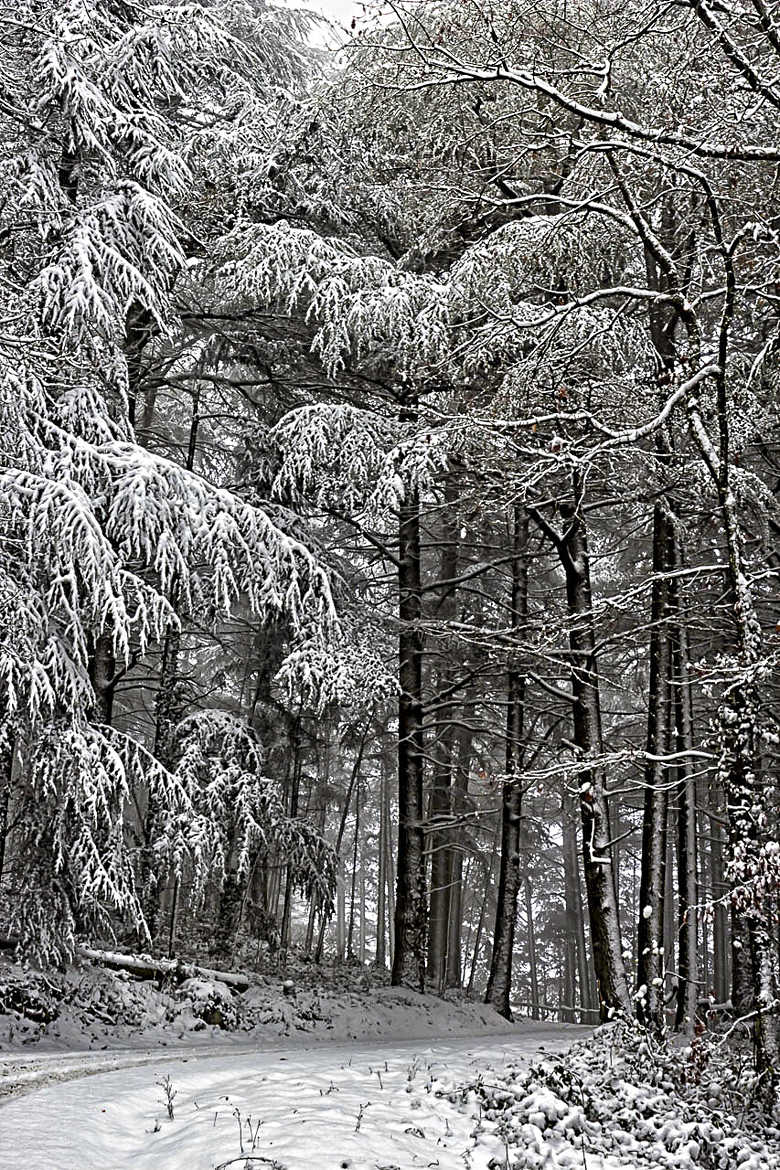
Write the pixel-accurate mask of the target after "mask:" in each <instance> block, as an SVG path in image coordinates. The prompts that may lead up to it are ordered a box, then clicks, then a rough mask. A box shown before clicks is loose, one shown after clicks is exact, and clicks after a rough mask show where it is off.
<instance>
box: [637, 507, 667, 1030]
mask: <svg viewBox="0 0 780 1170" xmlns="http://www.w3.org/2000/svg"><path fill="white" fill-rule="evenodd" d="M671 539H672V533H671V530H670V523H669V517H668V513H667V505H666V503H665V501H663V500H658V501H657V502H656V505H655V509H654V512H653V583H652V600H651V607H650V690H649V695H648V703H647V753H648V759H647V763H646V765H645V772H644V818H643V822H642V868H641V876H640V882H639V939H638V947H637V950H638V957H639V964H638V970H637V983H638V990H639V995H638V1001H637V1002H638V1006H639V1015H640V1018H641V1019H642V1020H643V1022H644V1023H645V1024H647V1025H649V1026H650V1027H651V1028H653V1029H654V1030H655V1031H657V1032H662V1031H663V1029H664V987H663V980H664V962H663V954H664V946H663V944H664V902H665V892H666V850H667V815H668V806H669V789H668V784H667V770H666V768H665V766H664V764H663V761H662V759H661V757H663V756H666V755H667V754H668V750H669V732H670V714H671V712H670V708H671V690H670V676H671V665H672V657H671V643H670V639H669V626H668V618H669V585H668V578H667V574H668V570H669V568H670V567H671V558H670V545H671Z"/></svg>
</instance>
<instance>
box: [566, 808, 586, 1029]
mask: <svg viewBox="0 0 780 1170" xmlns="http://www.w3.org/2000/svg"><path fill="white" fill-rule="evenodd" d="M571 804H572V802H571V798H570V796H569V793H568V791H567V789H566V788H565V787H564V788H563V789H562V790H561V820H562V830H563V872H564V894H565V898H566V924H567V932H568V935H569V937H570V939H571V940H572V942H573V944H574V958H575V966H576V972H577V982H578V984H579V989H580V1007H581V1009H582V1011H581V1019H582V1023H586V1022H587V1016H586V1015H585V1012H586V1011H587V1009H589V1008H592V1007H593V985H592V982H591V978H590V969H589V967H588V952H587V946H586V943H585V914H584V911H583V906H582V890H581V889H580V875H579V865H578V855H577V830H576V826H575V824H574V816H573V810H572V807H571ZM574 1002H575V1001H574V999H572V1000H571V1003H572V1005H573V1004H574Z"/></svg>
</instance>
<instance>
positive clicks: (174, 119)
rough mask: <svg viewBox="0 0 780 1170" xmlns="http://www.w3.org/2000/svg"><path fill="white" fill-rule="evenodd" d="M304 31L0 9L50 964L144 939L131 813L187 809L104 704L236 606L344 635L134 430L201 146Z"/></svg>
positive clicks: (27, 742)
mask: <svg viewBox="0 0 780 1170" xmlns="http://www.w3.org/2000/svg"><path fill="white" fill-rule="evenodd" d="M223 18H224V19H223ZM240 27H245V31H247V30H250V31H251V39H252V44H249V43H248V42H247V41H246V40H243V39H241V37H240V36H238V34H237V31H236V30H237V29H238V28H240ZM295 27H296V20H295V18H291V17H286V16H285V15H284V14H283V13H281V12H279V11H278V10H272V9H270V8H268V7H267V6H266V5H264V4H259V5H244V4H241V3H239V4H232V3H231V4H224V5H223V4H219V3H218V4H213V5H212V4H210V5H201V4H186V3H170V4H162V5H152V4H148V5H147V4H133V5H129V4H124V3H121V2H120V3H116V4H113V3H112V4H106V3H102V2H97V0H45V2H44V3H43V4H38V3H35V4H29V5H28V4H22V5H19V6H17V7H16V8H15V10H14V13H13V14H10V12H9V10H6V13H5V14H3V15H0V28H2V35H3V39H4V61H3V65H2V69H3V71H4V76H5V79H6V82H9V79H12V80H11V83H9V88H8V92H9V93H10V92H13V93H14V94H15V95H16V96H15V98H14V99H13V101H12V102H4V103H3V105H2V108H0V123H1V124H2V128H3V134H4V140H5V141H6V143H7V149H6V152H5V154H4V160H3V162H2V164H1V165H2V178H3V184H2V187H3V191H2V196H0V230H1V231H2V235H3V240H4V247H3V254H2V258H0V315H1V316H2V322H3V330H2V338H0V452H2V459H1V460H0V525H2V536H3V545H4V549H5V551H6V555H5V557H4V558H3V563H2V567H0V607H1V608H2V617H3V619H4V620H3V623H2V625H3V628H2V634H1V635H0V684H2V690H1V691H0V725H1V727H2V731H1V733H0V743H2V746H3V751H4V754H3V761H4V762H3V768H4V774H3V775H2V776H1V777H0V788H2V790H3V791H10V799H11V816H12V821H11V823H12V824H14V825H19V824H21V825H22V826H23V828H21V829H16V830H15V832H14V836H13V838H12V853H11V860H12V863H13V866H14V883H15V894H14V896H13V897H12V898H11V907H10V911H9V918H10V924H11V926H12V928H13V929H17V928H18V929H19V931H20V933H21V936H22V941H23V944H24V945H25V947H27V948H28V949H32V950H35V951H36V952H37V953H38V954H39V955H43V954H50V955H54V956H56V957H62V955H63V954H65V953H68V952H69V951H72V948H73V944H74V939H75V937H76V935H77V934H78V933H79V932H83V931H91V930H95V929H107V928H109V927H110V926H111V925H112V923H113V922H114V921H117V920H121V919H125V920H126V921H127V922H129V923H133V924H135V925H136V926H137V927H138V929H139V930H140V931H141V932H143V930H144V917H143V914H142V912H141V907H140V902H139V897H138V895H137V891H136V882H137V872H136V866H135V861H136V851H135V848H134V846H135V841H134V834H135V833H137V832H138V830H139V825H138V821H137V815H138V813H137V810H138V809H139V808H142V807H143V805H144V803H145V800H146V798H147V797H148V798H150V799H151V801H152V803H153V804H154V805H155V806H162V807H170V808H171V810H173V809H176V810H179V811H180V810H181V808H182V807H183V804H182V799H183V798H182V794H183V791H184V790H183V789H182V788H181V786H180V785H178V782H177V781H175V780H174V779H173V778H172V777H171V776H170V774H169V773H168V772H167V771H166V769H165V768H163V767H162V766H161V765H160V763H159V762H158V761H156V760H155V759H154V758H153V757H152V756H151V755H149V753H148V752H147V750H146V748H147V746H149V745H146V746H145V745H144V741H143V738H142V739H138V738H136V736H137V728H133V731H132V734H131V735H129V736H125V735H123V734H122V735H120V733H119V732H116V731H114V730H112V729H111V728H110V727H108V726H106V724H107V723H108V722H109V721H110V713H109V712H110V705H109V706H107V705H106V702H105V701H104V699H102V698H101V695H105V694H106V693H111V694H113V690H114V687H115V685H116V683H117V681H118V680H119V679H121V678H122V676H123V673H124V672H125V671H126V670H128V669H129V668H130V667H131V666H132V664H133V663H134V662H136V661H138V660H139V659H140V658H142V657H144V656H146V655H150V654H152V655H153V654H154V652H155V647H156V646H157V645H158V644H159V643H160V641H161V640H163V639H165V638H166V637H169V636H171V635H173V634H177V633H178V631H179V629H180V626H181V621H182V618H186V616H187V615H188V614H190V613H192V612H194V611H195V610H197V612H198V615H199V618H200V619H201V621H202V622H204V624H205V626H206V627H208V626H210V625H213V623H214V622H215V621H216V620H217V619H218V618H224V617H226V616H227V615H228V614H229V613H230V612H231V611H232V610H233V609H234V608H235V607H236V606H237V604H238V603H240V604H241V605H242V606H245V607H247V606H248V608H249V610H250V612H252V613H253V614H254V615H256V617H257V618H259V619H261V620H274V621H276V620H283V621H284V622H285V623H286V626H287V628H288V630H289V633H290V638H291V641H292V642H293V643H295V640H296V637H297V638H299V639H300V638H311V637H313V638H315V639H320V638H322V637H323V635H324V636H325V637H327V631H328V629H329V628H332V626H333V620H334V618H333V607H332V602H331V600H330V593H329V586H328V582H327V580H326V578H325V576H324V574H323V573H322V572H321V570H320V569H319V567H318V566H317V565H316V563H315V561H314V559H313V557H312V555H311V554H310V552H309V551H308V549H307V548H306V547H305V545H304V544H303V543H301V541H299V540H296V539H293V538H291V537H289V536H287V535H285V533H284V532H282V531H281V530H280V529H279V528H278V527H277V526H276V524H275V523H274V522H273V520H272V519H271V518H270V516H269V515H268V513H266V512H265V511H264V510H263V509H262V508H261V507H259V506H252V505H250V504H247V503H246V502H245V501H244V500H243V499H242V498H240V497H239V496H238V495H236V494H235V492H233V491H232V490H229V489H228V488H226V487H223V486H221V484H220V483H218V482H217V483H215V482H212V481H210V480H209V479H208V478H206V477H205V476H203V475H199V474H197V473H196V472H195V471H193V470H188V469H185V468H183V467H182V466H180V465H179V464H178V463H176V462H174V461H173V460H172V459H168V458H165V457H163V456H162V455H157V454H152V453H151V452H150V451H149V450H148V449H147V448H145V447H142V446H140V445H139V444H138V443H137V442H136V441H135V435H134V430H133V423H134V419H135V412H136V407H137V406H139V401H138V399H139V395H140V394H141V393H142V389H141V386H140V383H139V377H138V362H139V355H140V353H141V351H142V350H143V348H144V346H145V345H148V344H149V342H150V341H151V340H153V339H155V338H157V339H159V338H162V337H165V336H167V337H168V338H172V337H173V336H174V335H175V334H176V333H177V332H178V331H180V330H181V321H180V319H179V315H178V306H177V291H176V290H177V287H178V283H179V282H180V280H181V278H182V276H183V274H184V271H185V260H186V255H187V253H188V252H189V251H191V250H192V248H193V245H194V237H193V234H192V229H191V226H190V225H191V224H192V223H194V219H193V207H192V206H191V200H192V196H193V192H194V191H198V190H199V191H200V196H201V197H202V196H204V193H205V191H206V189H207V188H206V187H205V186H204V187H200V188H199V187H198V184H199V183H200V182H201V181H203V182H204V183H205V181H206V180H205V179H204V176H203V172H202V170H201V169H200V166H199V164H198V165H195V164H193V163H192V160H193V159H197V158H198V152H199V150H200V143H199V135H200V132H201V130H202V129H203V128H205V127H208V131H209V141H210V142H211V143H212V144H213V142H214V140H215V137H216V135H217V133H218V130H219V127H221V126H223V127H228V126H231V125H234V124H235V119H236V118H237V116H238V112H239V111H238V106H239V104H240V101H239V97H238V96H237V95H239V93H240V94H241V95H243V97H244V98H245V99H246V101H247V102H249V99H250V96H251V97H252V99H253V103H254V104H253V110H254V115H256V114H257V110H258V108H259V104H260V102H261V100H262V96H263V94H265V95H266V97H268V98H270V97H271V96H272V95H276V94H277V92H282V91H284V87H285V86H286V85H287V84H288V83H290V82H292V80H293V79H294V78H295V77H299V76H300V73H301V61H302V58H301V55H300V54H299V53H297V52H291V53H290V54H288V53H287V52H286V49H285V45H286V44H287V43H288V42H289V37H290V34H291V32H292V31H293V30H294V28H295ZM274 30H275V32H274ZM265 33H267V34H268V36H265ZM258 47H262V57H263V61H264V63H265V65H266V66H267V67H268V68H267V72H266V73H265V74H264V75H263V79H262V82H258V84H257V85H256V86H254V85H253V82H252V77H253V75H257V76H258V77H260V74H259V73H258V66H259V62H258V60H257V58H256V56H255V55H254V53H255V50H256V49H257V48H258ZM226 95H227V96H226ZM274 100H275V97H274ZM14 103H16V104H14ZM250 104H251V103H250ZM229 136H230V135H228V137H229ZM196 203H197V200H196ZM198 246H201V245H198ZM117 736H119V739H117ZM120 741H121V742H120ZM31 810H33V811H31ZM132 810H135V812H133V811H132Z"/></svg>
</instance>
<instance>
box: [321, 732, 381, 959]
mask: <svg viewBox="0 0 780 1170" xmlns="http://www.w3.org/2000/svg"><path fill="white" fill-rule="evenodd" d="M370 729H371V717H370V716H369V718H368V719H367V720H366V725H365V727H364V729H363V734H362V735H361V737H360V743H359V745H358V750H357V752H356V753H355V762H354V764H353V765H352V773H351V775H350V778H349V784H348V786H347V791H346V795H345V796H344V805H343V807H342V810H341V819H340V821H339V828H338V832H337V834H336V843H335V846H334V848H335V851H336V854H337V856H338V857H339V870H338V872H339V878H338V887H337V890H336V928H337V929H336V945H337V950H338V953H339V958H343V956H344V943H345V941H346V935H345V930H346V926H345V905H344V864H343V858H342V857H341V844H342V841H343V840H344V830H345V829H346V827H347V817H348V816H349V809H350V806H351V804H352V793H353V792H354V790H355V785H356V784H357V782H358V776H359V775H360V769H361V767H362V764H363V754H364V752H365V750H366V741H367V740H368V733H369V731H370ZM325 926H326V921H325V916H324V915H323V916H322V918H321V919H320V932H319V935H318V937H317V949H316V951H315V953H314V957H315V960H316V961H317V962H318V963H319V962H320V960H321V959H322V948H323V945H324V942H325Z"/></svg>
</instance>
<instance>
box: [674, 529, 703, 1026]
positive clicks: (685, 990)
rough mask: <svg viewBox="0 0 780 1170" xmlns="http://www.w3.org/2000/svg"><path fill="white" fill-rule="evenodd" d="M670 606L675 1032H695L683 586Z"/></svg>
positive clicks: (678, 559) (694, 868)
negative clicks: (674, 760)
mask: <svg viewBox="0 0 780 1170" xmlns="http://www.w3.org/2000/svg"><path fill="white" fill-rule="evenodd" d="M675 553H676V555H675V565H676V566H677V567H678V568H679V567H681V564H682V556H681V550H680V546H679V540H677V539H675ZM669 598H670V604H671V606H672V609H673V612H674V620H675V623H676V624H675V630H674V638H673V667H674V727H675V742H676V747H677V751H678V752H679V753H680V757H681V758H680V763H679V765H678V768H677V776H678V783H677V900H678V909H679V913H678V917H679V928H678V939H679V944H678V947H679V960H678V963H677V970H678V972H679V982H678V985H677V1010H676V1013H675V1027H676V1028H677V1029H678V1030H679V1029H681V1028H686V1029H687V1030H689V1031H692V1030H693V1028H694V1025H695V1021H696V1007H697V1002H698V982H697V975H698V930H697V916H696V906H697V904H698V901H699V891H698V860H697V854H698V848H697V841H696V775H695V772H694V768H693V760H692V758H691V756H690V755H689V754H685V753H690V752H691V751H692V750H693V698H692V695H691V680H690V667H689V664H690V649H689V645H688V626H687V621H686V615H685V613H684V612H683V609H682V601H681V598H680V590H679V583H678V580H677V579H676V578H675V579H673V580H672V582H671V584H670V590H669Z"/></svg>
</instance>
